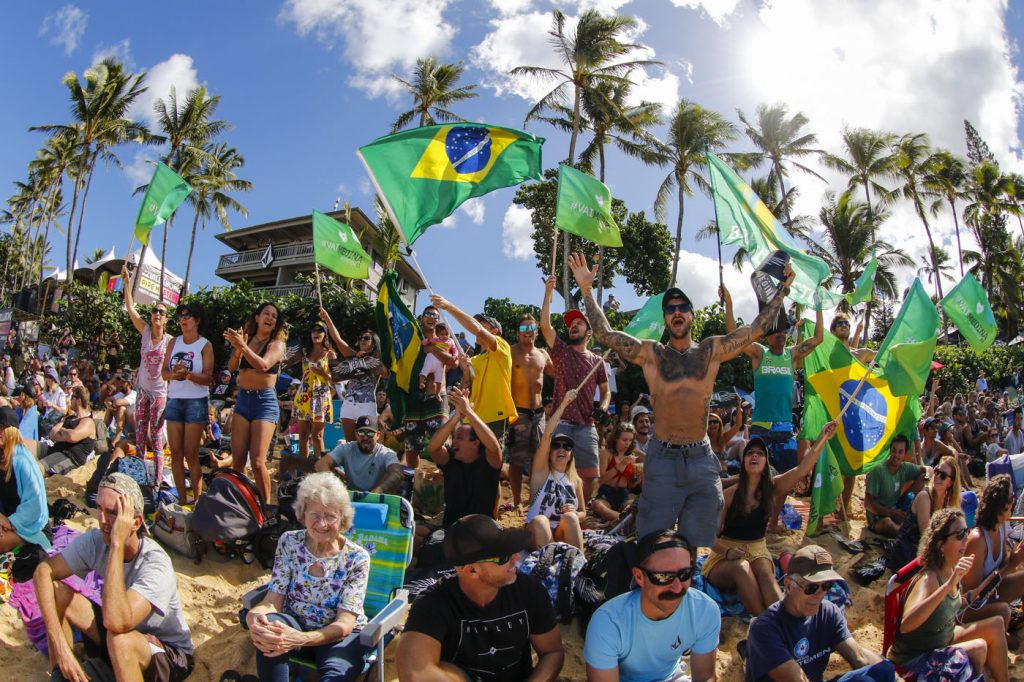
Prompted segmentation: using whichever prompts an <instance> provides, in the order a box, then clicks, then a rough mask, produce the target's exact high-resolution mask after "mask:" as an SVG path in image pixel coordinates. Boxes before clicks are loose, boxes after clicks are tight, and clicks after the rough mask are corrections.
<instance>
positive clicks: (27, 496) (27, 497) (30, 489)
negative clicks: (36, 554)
mask: <svg viewBox="0 0 1024 682" xmlns="http://www.w3.org/2000/svg"><path fill="white" fill-rule="evenodd" d="M49 520H50V519H49V511H48V508H47V506H46V484H45V483H44V482H43V472H42V471H40V470H39V465H38V463H37V462H36V459H35V457H33V456H32V455H31V454H30V453H29V451H28V448H26V447H25V441H24V440H23V439H22V437H21V432H20V431H19V430H18V415H17V414H16V413H15V412H14V410H13V409H11V408H10V407H0V553H2V552H10V551H11V550H12V549H14V548H15V547H19V546H21V545H23V544H25V543H34V544H37V545H40V546H41V547H42V548H43V549H46V550H49V549H50V541H49V539H47V537H46V535H44V534H43V527H44V526H46V524H47V522H48V521H49Z"/></svg>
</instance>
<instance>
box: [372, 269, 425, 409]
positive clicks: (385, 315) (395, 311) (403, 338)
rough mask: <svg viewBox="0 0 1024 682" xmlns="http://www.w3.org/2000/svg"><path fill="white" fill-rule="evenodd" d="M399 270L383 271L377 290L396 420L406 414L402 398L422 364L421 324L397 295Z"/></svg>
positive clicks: (383, 351) (384, 357) (382, 348)
mask: <svg viewBox="0 0 1024 682" xmlns="http://www.w3.org/2000/svg"><path fill="white" fill-rule="evenodd" d="M397 281H398V273H397V272H395V271H394V270H392V271H390V272H388V273H387V274H386V275H384V278H383V279H382V280H381V283H380V291H378V292H377V309H376V316H377V332H378V333H379V334H380V360H381V363H382V364H383V365H384V366H385V367H387V368H388V369H389V370H390V371H391V374H390V375H389V377H388V399H389V401H390V402H391V412H392V414H394V415H395V421H396V423H401V422H402V419H404V418H405V400H406V397H407V396H408V394H409V390H410V388H412V387H417V388H418V386H417V384H416V382H415V378H416V377H419V374H420V370H421V369H422V368H423V334H422V332H420V324H419V322H418V321H417V320H416V318H415V317H414V316H413V314H412V312H410V311H409V308H408V307H407V306H406V305H405V303H404V302H402V298H401V297H400V296H399V295H398V285H397Z"/></svg>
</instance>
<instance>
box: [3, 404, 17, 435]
mask: <svg viewBox="0 0 1024 682" xmlns="http://www.w3.org/2000/svg"><path fill="white" fill-rule="evenodd" d="M18 424H19V422H18V413H17V412H15V411H14V408H13V407H7V406H6V405H5V406H4V407H0V429H6V428H8V427H10V426H13V427H14V428H18Z"/></svg>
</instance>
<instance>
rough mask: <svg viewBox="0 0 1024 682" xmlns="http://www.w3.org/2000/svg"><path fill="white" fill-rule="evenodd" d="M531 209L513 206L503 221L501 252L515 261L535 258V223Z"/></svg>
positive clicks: (509, 208)
mask: <svg viewBox="0 0 1024 682" xmlns="http://www.w3.org/2000/svg"><path fill="white" fill-rule="evenodd" d="M531 215H532V213H531V211H530V209H528V208H523V207H522V206H516V205H515V204H512V205H511V206H509V207H508V208H507V209H505V217H504V218H502V221H501V239H502V244H501V252H502V253H503V254H505V255H506V256H507V257H509V258H511V259H513V260H529V259H530V258H531V257H533V238H532V236H531V235H532V234H533V222H532V221H531V219H530V217H531Z"/></svg>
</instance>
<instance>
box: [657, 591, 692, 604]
mask: <svg viewBox="0 0 1024 682" xmlns="http://www.w3.org/2000/svg"><path fill="white" fill-rule="evenodd" d="M684 596H686V589H685V588H684V589H682V590H679V591H678V592H662V593H661V594H659V595H658V600H659V601H679V600H680V599H682V598H683V597H684Z"/></svg>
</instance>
